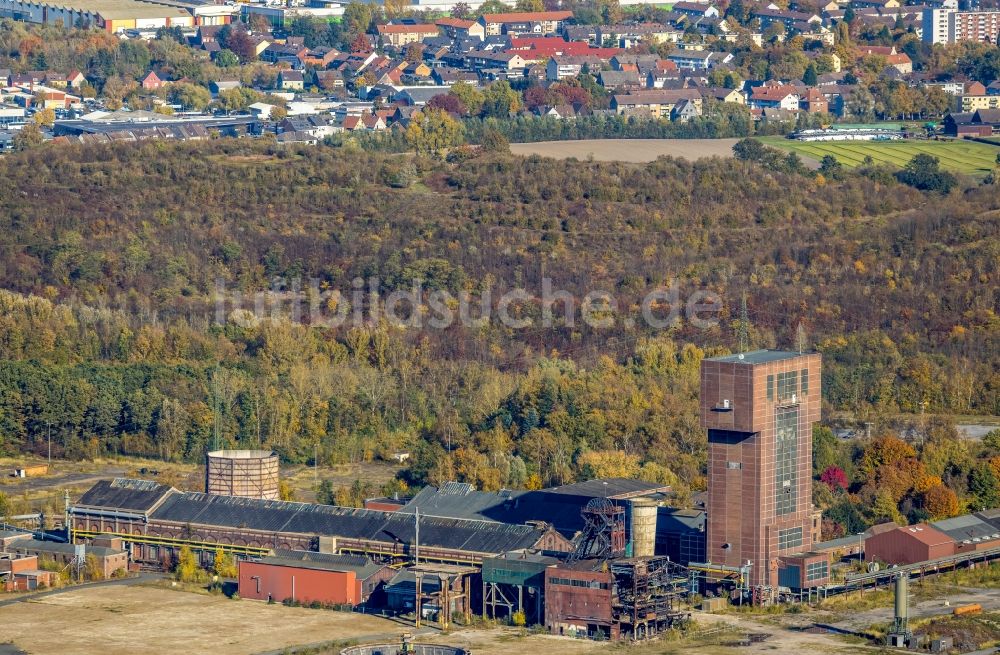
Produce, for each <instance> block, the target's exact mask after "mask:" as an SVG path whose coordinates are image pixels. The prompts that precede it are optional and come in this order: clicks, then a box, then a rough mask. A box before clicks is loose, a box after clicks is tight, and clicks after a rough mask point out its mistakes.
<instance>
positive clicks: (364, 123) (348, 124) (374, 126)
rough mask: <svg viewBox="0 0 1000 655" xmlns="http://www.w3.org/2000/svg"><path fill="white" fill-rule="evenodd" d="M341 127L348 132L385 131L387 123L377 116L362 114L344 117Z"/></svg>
mask: <svg viewBox="0 0 1000 655" xmlns="http://www.w3.org/2000/svg"><path fill="white" fill-rule="evenodd" d="M341 127H342V128H343V129H344V130H345V131H348V132H355V131H365V130H368V131H379V130H384V129H385V121H384V120H383V119H382V117H381V116H377V115H375V114H362V115H360V116H357V115H352V114H349V115H347V116H345V117H344V120H343V122H342V123H341Z"/></svg>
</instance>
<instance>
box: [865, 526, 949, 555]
mask: <svg viewBox="0 0 1000 655" xmlns="http://www.w3.org/2000/svg"><path fill="white" fill-rule="evenodd" d="M954 554H955V540H954V539H952V538H951V537H949V536H948V535H947V534H945V533H944V532H942V531H940V530H938V529H936V528H933V527H931V526H930V525H927V524H926V523H923V524H920V525H911V526H907V527H902V528H896V529H895V530H889V531H888V532H883V533H881V534H877V535H874V536H872V537H869V538H868V539H866V540H865V559H867V560H868V561H874V562H881V563H882V564H915V563H917V562H923V561H926V560H929V559H936V558H938V557H947V556H949V555H954Z"/></svg>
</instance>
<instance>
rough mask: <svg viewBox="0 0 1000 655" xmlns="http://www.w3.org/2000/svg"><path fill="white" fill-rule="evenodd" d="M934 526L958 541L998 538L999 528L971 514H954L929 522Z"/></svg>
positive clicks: (999, 537)
mask: <svg viewBox="0 0 1000 655" xmlns="http://www.w3.org/2000/svg"><path fill="white" fill-rule="evenodd" d="M931 525H932V526H934V528H936V529H938V530H940V531H941V532H943V533H945V534H946V535H948V536H949V537H951V538H952V539H954V540H955V541H958V542H964V541H971V542H980V541H992V540H993V539H1000V530H998V529H997V527H996V526H993V525H991V524H989V523H987V522H986V521H983V520H982V519H980V518H978V517H977V516H975V515H973V514H966V515H964V516H956V517H955V518H951V519H944V520H943V521H935V522H934V523H931Z"/></svg>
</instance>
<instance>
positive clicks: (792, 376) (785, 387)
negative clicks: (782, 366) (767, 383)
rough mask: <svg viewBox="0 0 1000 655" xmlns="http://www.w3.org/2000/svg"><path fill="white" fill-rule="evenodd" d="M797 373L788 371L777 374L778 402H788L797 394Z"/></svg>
mask: <svg viewBox="0 0 1000 655" xmlns="http://www.w3.org/2000/svg"><path fill="white" fill-rule="evenodd" d="M798 386H799V373H798V371H790V372H788V373H778V400H788V399H789V398H791V397H792V396H794V395H795V394H796V393H798V391H799V390H798Z"/></svg>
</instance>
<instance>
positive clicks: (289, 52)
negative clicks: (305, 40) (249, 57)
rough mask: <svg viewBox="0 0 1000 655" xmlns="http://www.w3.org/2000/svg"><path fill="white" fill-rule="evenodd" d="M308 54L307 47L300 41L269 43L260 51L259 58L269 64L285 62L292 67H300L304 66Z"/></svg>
mask: <svg viewBox="0 0 1000 655" xmlns="http://www.w3.org/2000/svg"><path fill="white" fill-rule="evenodd" d="M308 55H309V48H307V47H305V46H304V45H302V44H301V43H297V42H292V43H270V44H268V45H267V46H266V47H265V48H264V51H263V52H261V53H260V59H261V61H266V62H268V63H270V64H277V63H279V62H285V63H287V64H289V65H290V66H291V67H292V68H295V69H301V68H302V67H304V66H305V62H306V57H307V56H308Z"/></svg>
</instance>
